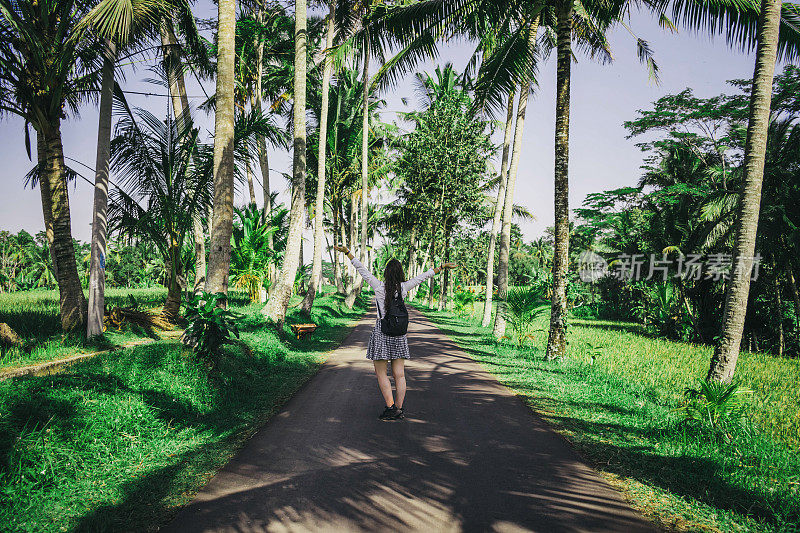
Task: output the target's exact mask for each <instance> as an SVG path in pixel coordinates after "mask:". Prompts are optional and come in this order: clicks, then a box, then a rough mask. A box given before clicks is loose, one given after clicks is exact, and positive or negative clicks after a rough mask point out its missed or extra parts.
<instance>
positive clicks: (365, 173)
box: [345, 31, 370, 308]
mask: <svg viewBox="0 0 800 533" xmlns="http://www.w3.org/2000/svg"><path fill="white" fill-rule="evenodd" d="M369 46H370V39H369V32H368V31H366V32H364V72H363V76H362V78H363V80H364V99H363V100H364V101H363V102H362V111H361V112H362V113H363V115H364V116H363V117H362V127H361V261H362V262H364V261H366V260H367V223H368V221H367V214H368V209H367V202H368V201H369V59H370V54H369ZM357 278H358V281H357V282H356V283H355V284H354V290H353V294H352V296H351V295H349V294H348V298H347V300H345V303H346V304H347V307H349V308H352V307H353V303H355V299H356V297H357V296H358V294H359V293H360V292H361V284H362V283H363V280H362V279H361V276H357Z"/></svg>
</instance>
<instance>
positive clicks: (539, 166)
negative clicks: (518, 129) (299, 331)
mask: <svg viewBox="0 0 800 533" xmlns="http://www.w3.org/2000/svg"><path fill="white" fill-rule="evenodd" d="M213 10H214V7H213V4H211V2H210V1H205V0H204V1H201V2H198V4H197V11H198V13H199V14H200V15H201V16H212V14H213ZM630 26H631V27H632V28H633V29H634V31H636V32H637V34H638V35H640V36H642V37H643V38H645V39H647V40H649V41H650V43H651V45H652V48H653V50H654V51H655V54H656V58H657V60H658V62H659V65H660V68H661V71H660V75H661V84H660V85H655V84H654V83H653V82H651V81H650V80H649V79H648V76H647V71H646V69H645V68H644V66H642V65H641V64H640V63H639V61H638V59H637V58H636V53H635V47H634V38H633V37H632V36H631V34H630V33H629V32H628V30H626V29H625V28H618V29H616V30H615V31H614V32H613V33H612V34H611V36H610V42H611V44H612V47H613V52H614V56H615V61H614V62H613V63H611V64H607V65H599V64H597V63H594V62H592V61H591V60H590V59H588V58H586V57H582V56H579V57H578V63H577V64H573V67H572V74H573V75H572V104H571V119H570V121H571V122H570V126H571V127H570V136H571V138H570V207H571V208H575V207H578V206H579V205H580V203H581V201H582V200H583V198H584V197H585V196H586V194H587V193H590V192H595V191H599V190H604V189H610V188H616V187H620V186H624V185H632V184H635V183H636V182H637V180H638V178H639V176H640V170H639V166H640V165H641V163H642V154H641V152H640V151H639V150H638V149H637V148H636V147H635V146H634V142H636V141H634V140H627V139H625V133H626V131H625V130H624V129H623V127H622V123H623V122H624V121H625V120H630V119H632V118H633V117H634V116H635V112H636V110H637V109H642V108H647V107H648V106H649V105H650V103H651V102H652V101H654V100H656V99H658V98H659V97H661V96H663V95H664V94H667V93H675V92H678V91H681V90H683V89H684V88H686V87H691V88H692V89H694V91H695V94H696V95H697V96H701V97H706V96H712V95H716V94H719V93H721V92H725V91H727V92H730V91H731V88H730V87H729V86H727V84H726V80H730V79H735V78H750V77H752V72H753V54H743V53H741V52H739V51H734V50H731V49H729V48H728V47H727V46H726V44H725V42H724V40H723V39H720V38H717V39H714V40H712V39H709V38H706V37H700V36H696V35H693V34H692V33H691V32H686V31H682V32H680V33H678V34H672V33H669V32H665V31H663V30H661V29H660V28H659V27H658V26H657V24H656V23H655V22H654V21H651V20H650V18H649V17H648V16H645V15H634V17H633V20H632V21H631V23H630ZM471 52H472V47H471V46H470V43H468V42H464V41H461V42H459V41H453V42H450V43H448V45H447V46H443V47H442V48H441V54H440V56H439V57H438V58H437V59H436V60H435V61H433V62H428V63H427V64H426V65H421V66H420V68H419V70H433V68H434V66H435V65H436V64H437V63H445V62H447V61H452V62H453V63H454V64H455V66H456V67H457V68H458V69H461V68H463V66H464V64H465V63H466V61H467V58H468V57H469V55H470V54H471ZM148 75H149V73H148V72H147V71H146V70H145V69H143V68H139V69H138V70H137V71H136V72H129V73H128V74H127V78H126V80H125V81H124V83H123V87H124V88H125V89H129V90H140V91H150V92H159V91H160V89H161V88H159V87H156V86H153V85H148V84H144V83H142V82H141V81H140V80H142V79H144V78H147V77H148ZM554 84H555V55H551V57H550V58H549V60H548V61H547V63H546V64H544V65H543V66H542V67H541V69H540V73H539V87H538V88H537V89H536V92H535V94H534V95H532V97H531V99H530V100H529V105H528V114H527V120H526V124H525V136H524V149H523V152H522V158H521V161H520V168H519V175H518V179H517V189H516V202H517V203H520V204H522V205H525V206H526V207H527V208H528V209H529V210H530V211H531V212H532V213H533V214H534V215H535V216H536V220H534V221H531V222H525V223H523V224H522V227H523V231H524V233H525V236H526V239H533V238H535V237H537V236H539V235H541V234H542V232H543V231H544V229H545V228H546V227H547V226H549V225H552V219H553V205H552V204H553V193H552V190H553V185H552V184H553V136H554V132H553V127H554V126H553V124H554V116H555V100H554V98H555V97H554ZM212 90H213V88H212ZM188 92H189V94H190V95H192V96H198V95H202V94H203V92H202V90H201V88H200V87H199V86H198V85H197V84H196V83H191V84H190V86H189V88H188ZM382 96H383V98H385V99H386V100H387V112H386V113H385V115H384V117H383V118H384V120H386V121H391V120H393V119H394V118H395V116H394V112H395V111H398V110H400V111H402V110H406V109H408V108H407V107H405V106H404V105H403V104H402V102H401V98H404V97H407V98H409V101H410V102H409V103H410V104H411V106H413V105H414V104H415V101H416V100H415V98H414V96H415V95H414V89H413V84H412V81H411V76H408V77H406V79H404V80H403V81H402V82H401V83H399V84H398V85H397V86H395V87H394V89H393V90H392V91H390V92H388V93H387V94H384V95H382ZM130 101H131V103H133V104H134V105H138V106H142V107H147V108H149V109H150V110H151V111H153V112H154V113H156V114H157V115H159V116H160V115H163V114H165V113H166V105H167V102H166V99H165V98H156V97H142V96H134V95H130ZM200 101H201V100H200V99H193V103H195V104H197V103H199V102H200ZM200 115H201V119H200V122H201V124H202V125H203V126H204V127H205V128H207V129H212V128H213V120H212V119H209V118H207V117H205V115H204V114H203V113H200ZM62 131H63V134H64V152H65V155H67V156H69V157H72V158H74V159H77V160H79V161H81V162H82V163H85V164H86V165H89V166H90V167H91V166H93V165H94V160H95V147H96V135H97V110H96V108H95V107H93V106H86V107H85V108H84V109H83V110H82V111H81V116H80V117H78V118H71V119H70V120H69V121H67V122H66V123H64V124H63V126H62ZM501 137H502V132H500V131H499V132H498V133H497V134H496V135H495V142H496V143H498V144H499V143H500V142H501V141H502V138H501ZM0 154H1V155H2V161H3V166H4V169H5V170H4V172H3V174H2V176H3V177H2V191H3V194H2V195H0V229H2V230H10V231H12V232H16V231H19V230H20V229H25V230H27V231H29V232H31V233H34V232H36V231H40V230H41V229H42V228H43V221H42V210H41V201H40V198H39V191H38V190H31V189H30V188H27V189H26V188H23V180H22V178H23V176H24V175H25V173H26V172H27V171H28V170H29V169H30V168H31V166H32V163H31V162H30V161H28V158H27V154H26V153H25V147H24V141H23V128H22V122H21V121H20V120H18V119H17V118H11V117H7V118H5V119H3V120H2V121H1V122H0ZM34 156H35V151H34ZM270 157H271V159H270V166H271V167H272V169H273V174H272V188H273V190H278V191H280V192H281V196H282V198H283V199H284V201H285V200H287V197H286V192H285V191H286V189H287V182H286V180H285V179H284V178H283V177H282V176H281V175H280V173H281V172H287V171H289V168H290V164H291V157H290V154H288V153H286V152H277V151H273V152H272V153H271V154H270ZM68 164H70V165H71V166H73V168H75V170H77V171H79V172H85V175H86V176H87V177H88V178H89V179H93V172H92V171H88V170H86V169H85V168H84V167H81V166H80V165H78V164H75V163H72V162H68ZM112 179H113V175H112ZM245 189H246V188H245ZM242 192H243V191H240V192H239V194H238V198H239V199H241V198H242V195H241V193H242ZM244 192H246V190H245V191H244ZM260 201H261V199H260V193H259V202H260ZM70 202H71V213H72V228H73V235H74V236H75V237H76V238H78V239H81V240H84V241H85V240H88V238H89V236H90V222H91V206H92V187H91V186H90V185H89V184H88V183H86V182H85V181H82V180H79V181H78V182H77V183H76V184H74V185H71V186H70ZM310 248H311V247H310V246H307V247H306V249H307V252H306V255H307V256H308V254H310Z"/></svg>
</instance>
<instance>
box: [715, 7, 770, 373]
mask: <svg viewBox="0 0 800 533" xmlns="http://www.w3.org/2000/svg"><path fill="white" fill-rule="evenodd" d="M780 19H781V2H780V0H763V1H762V2H761V16H760V19H759V24H758V46H757V48H756V65H755V72H754V73H753V88H752V91H751V95H750V117H749V121H748V125H747V141H746V145H745V155H744V183H743V185H742V197H741V200H740V202H741V204H740V213H739V217H738V220H737V222H736V241H735V244H734V248H733V269H732V272H731V280H730V283H729V284H728V288H727V292H726V294H725V307H724V310H723V318H722V330H721V332H720V340H719V344H718V345H717V347H716V349H715V350H714V355H713V357H712V358H711V366H710V368H709V370H708V379H710V380H716V381H730V380H731V379H732V378H733V373H734V371H735V370H736V361H737V360H738V358H739V348H740V345H741V343H742V331H743V330H744V319H745V316H746V315H747V300H748V296H749V294H750V277H751V272H752V269H753V255H754V253H755V246H756V233H757V231H758V217H759V213H760V209H761V184H762V182H763V179H764V161H765V157H766V151H767V131H768V129H769V119H770V102H771V99H772V81H773V76H774V73H775V59H776V56H777V52H778V27H779V23H780Z"/></svg>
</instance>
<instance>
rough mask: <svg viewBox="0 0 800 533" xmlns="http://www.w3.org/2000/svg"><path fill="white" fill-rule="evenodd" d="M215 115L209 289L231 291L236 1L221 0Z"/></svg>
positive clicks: (209, 290) (211, 290) (216, 291)
mask: <svg viewBox="0 0 800 533" xmlns="http://www.w3.org/2000/svg"><path fill="white" fill-rule="evenodd" d="M218 17H219V24H218V30H217V41H218V43H217V93H216V114H215V118H214V213H213V216H212V225H211V244H210V248H211V250H210V255H209V261H208V279H207V280H206V290H207V291H208V292H212V293H219V292H221V293H224V294H227V293H228V274H229V270H230V260H231V235H232V232H233V193H234V187H233V177H234V163H235V162H234V121H235V115H234V91H235V84H236V79H235V62H236V46H235V44H236V43H235V41H236V0H219V9H218Z"/></svg>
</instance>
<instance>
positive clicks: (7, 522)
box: [0, 296, 366, 531]
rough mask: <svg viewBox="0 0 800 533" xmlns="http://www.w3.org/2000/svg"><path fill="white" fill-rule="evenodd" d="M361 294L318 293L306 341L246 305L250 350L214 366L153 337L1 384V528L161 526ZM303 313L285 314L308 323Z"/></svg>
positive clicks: (313, 364)
mask: <svg viewBox="0 0 800 533" xmlns="http://www.w3.org/2000/svg"><path fill="white" fill-rule="evenodd" d="M365 301H366V300H362V301H361V302H359V303H358V304H357V306H356V308H354V309H353V310H349V309H347V308H346V307H345V306H344V303H343V300H342V298H340V297H338V296H328V297H324V298H319V299H318V300H317V302H316V303H315V306H314V310H313V313H312V320H313V321H314V322H316V323H317V324H319V325H320V327H319V329H318V330H317V332H316V333H315V334H314V335H313V336H311V337H308V338H306V339H304V340H303V341H297V340H295V339H294V338H292V337H291V335H290V334H288V335H286V336H285V337H284V338H283V339H281V338H279V337H278V335H277V333H276V332H275V330H274V329H273V328H271V327H267V326H266V325H265V323H264V320H263V318H262V316H261V314H260V313H259V311H260V309H261V306H260V305H251V306H245V307H239V308H238V309H236V310H237V311H239V312H241V313H243V314H244V315H245V318H244V319H243V320H242V323H241V330H242V340H243V341H244V342H245V343H246V344H247V345H248V347H249V348H250V349H251V350H252V354H251V355H247V354H246V353H245V352H244V350H243V349H242V348H241V347H239V346H230V347H226V348H225V349H224V356H223V357H222V358H221V363H220V364H219V365H218V366H217V367H216V368H215V369H214V370H213V371H209V370H208V369H207V367H206V366H205V365H203V364H202V363H200V362H198V361H196V360H195V358H194V357H192V355H191V352H187V351H186V350H184V349H183V348H182V347H181V346H180V345H179V344H178V343H176V342H174V341H157V342H155V343H152V344H149V345H146V346H139V347H136V348H130V349H125V350H121V351H118V352H114V353H110V354H105V355H100V356H98V357H96V358H93V359H91V360H88V361H86V362H82V363H78V364H76V365H74V366H72V367H70V368H69V369H67V370H66V371H64V372H62V373H60V374H56V375H53V376H45V377H33V376H26V377H21V378H16V379H13V380H7V381H3V382H0V525H1V526H0V529H6V528H7V529H9V530H13V531H64V530H73V529H78V530H96V531H142V530H153V529H155V528H156V527H157V526H158V525H160V524H161V523H162V522H163V521H164V520H165V519H167V518H168V517H169V515H170V513H171V512H172V511H173V510H174V509H175V508H176V507H177V506H179V505H181V504H183V503H185V502H187V501H188V500H189V499H190V498H191V496H192V494H193V493H194V492H195V491H196V490H197V489H198V488H199V487H200V486H202V484H203V483H204V482H205V481H206V480H207V479H209V478H210V477H211V476H212V475H213V473H214V472H215V471H216V470H217V469H218V468H220V467H221V466H222V465H223V464H224V463H225V462H226V461H227V459H228V458H229V457H230V456H231V455H232V454H233V453H234V452H235V451H236V450H237V449H238V448H239V447H240V446H241V445H242V443H243V442H244V441H245V440H246V439H247V438H249V437H250V436H251V435H252V433H253V432H254V431H255V430H256V429H257V428H258V427H259V426H260V425H261V424H263V422H265V421H266V420H267V419H268V418H269V417H270V416H271V415H272V414H273V413H275V412H276V411H277V410H278V408H279V407H280V406H281V405H282V404H283V403H284V402H285V401H286V400H287V399H288V398H289V397H290V396H291V395H292V394H293V393H294V392H295V391H297V389H298V388H299V387H300V386H301V385H302V384H303V383H304V382H305V381H306V380H307V379H308V378H309V377H310V376H312V375H313V374H314V373H315V372H316V371H317V369H318V368H319V365H320V364H321V363H322V361H323V359H324V353H325V352H326V351H328V350H330V349H332V348H334V347H336V346H337V345H338V344H339V343H340V342H341V341H342V340H343V338H344V337H345V336H346V335H347V333H348V332H349V331H350V328H349V327H347V326H348V325H349V324H350V323H352V322H353V321H354V320H355V319H357V318H358V317H359V316H361V314H362V313H363V311H364V309H365V306H364V302H365ZM297 312H298V310H297V309H296V308H295V309H292V310H290V313H289V317H288V319H287V322H289V323H292V322H297V321H307V319H305V318H301V317H299V316H297ZM52 318H54V317H51V319H52ZM287 332H288V328H287Z"/></svg>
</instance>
